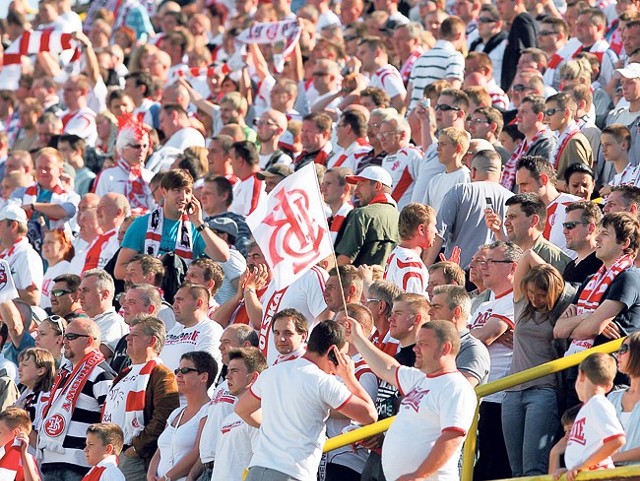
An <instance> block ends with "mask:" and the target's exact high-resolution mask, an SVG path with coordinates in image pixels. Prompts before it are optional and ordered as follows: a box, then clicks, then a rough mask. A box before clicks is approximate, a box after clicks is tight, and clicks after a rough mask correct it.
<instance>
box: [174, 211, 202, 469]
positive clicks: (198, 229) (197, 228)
mask: <svg viewBox="0 0 640 481" xmlns="http://www.w3.org/2000/svg"><path fill="white" fill-rule="evenodd" d="M208 228H209V224H207V223H206V222H205V223H204V224H202V225H199V226H198V227H196V230H197V231H198V232H202V231H203V230H205V229H208ZM167 481H171V480H170V479H169V480H167Z"/></svg>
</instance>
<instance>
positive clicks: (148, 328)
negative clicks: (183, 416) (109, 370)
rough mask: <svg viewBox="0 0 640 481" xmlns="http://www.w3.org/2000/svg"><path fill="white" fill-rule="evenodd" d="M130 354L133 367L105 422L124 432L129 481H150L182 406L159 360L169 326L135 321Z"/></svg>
mask: <svg viewBox="0 0 640 481" xmlns="http://www.w3.org/2000/svg"><path fill="white" fill-rule="evenodd" d="M130 326H131V332H130V333H129V335H128V337H127V354H128V355H129V357H130V358H131V366H130V367H127V368H126V369H124V370H123V371H122V372H121V373H120V374H119V375H118V376H117V377H116V378H115V379H114V380H113V385H112V386H111V389H110V390H109V396H108V397H107V400H106V402H105V406H104V412H103V415H102V421H103V422H105V423H115V424H117V425H119V426H120V427H122V430H123V432H124V448H123V450H122V454H121V455H120V456H119V457H118V458H119V464H118V467H119V469H120V471H122V473H123V474H124V475H125V477H126V479H127V481H146V479H147V468H148V467H149V463H150V462H151V457H152V456H153V454H154V453H155V451H156V449H157V441H158V436H160V434H161V433H162V430H163V429H164V427H165V424H166V422H167V418H168V417H169V414H171V412H172V411H173V410H174V409H176V408H177V407H178V405H179V400H178V386H177V384H176V378H175V376H174V374H173V372H171V370H170V369H169V368H168V367H166V366H165V365H164V364H162V361H161V360H160V358H159V357H158V355H159V354H160V351H161V350H162V346H163V345H164V340H165V335H166V331H165V329H164V323H163V322H162V321H161V320H160V319H158V318H155V317H144V316H143V317H139V318H137V319H132V320H131V321H130Z"/></svg>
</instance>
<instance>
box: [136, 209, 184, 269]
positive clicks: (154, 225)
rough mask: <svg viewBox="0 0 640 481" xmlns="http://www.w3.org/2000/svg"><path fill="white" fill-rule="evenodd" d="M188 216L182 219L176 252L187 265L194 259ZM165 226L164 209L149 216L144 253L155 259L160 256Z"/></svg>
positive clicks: (157, 210)
mask: <svg viewBox="0 0 640 481" xmlns="http://www.w3.org/2000/svg"><path fill="white" fill-rule="evenodd" d="M189 224H190V222H189V218H188V216H187V214H184V213H183V214H182V216H181V217H180V225H179V226H178V235H177V236H176V246H175V250H174V252H175V253H176V255H178V256H180V257H182V258H183V259H184V260H185V261H186V262H187V263H190V262H191V260H192V259H193V239H192V235H191V229H190V226H189ZM163 225H164V211H163V209H162V207H159V208H157V209H156V210H154V211H153V212H151V214H149V223H148V225H147V227H148V229H147V235H146V237H145V240H144V253H145V254H149V255H151V256H154V257H158V256H159V255H160V242H161V241H162V227H163Z"/></svg>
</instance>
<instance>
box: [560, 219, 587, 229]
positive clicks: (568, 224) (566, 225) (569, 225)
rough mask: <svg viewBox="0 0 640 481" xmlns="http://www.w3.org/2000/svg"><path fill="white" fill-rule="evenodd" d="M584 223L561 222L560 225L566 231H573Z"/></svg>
mask: <svg viewBox="0 0 640 481" xmlns="http://www.w3.org/2000/svg"><path fill="white" fill-rule="evenodd" d="M584 224H585V223H584V222H574V221H569V222H563V223H562V227H564V228H565V229H567V230H573V229H575V228H576V226H578V225H584Z"/></svg>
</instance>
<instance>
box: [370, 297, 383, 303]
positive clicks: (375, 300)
mask: <svg viewBox="0 0 640 481" xmlns="http://www.w3.org/2000/svg"><path fill="white" fill-rule="evenodd" d="M367 302H381V301H380V299H376V298H375V297H367Z"/></svg>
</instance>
